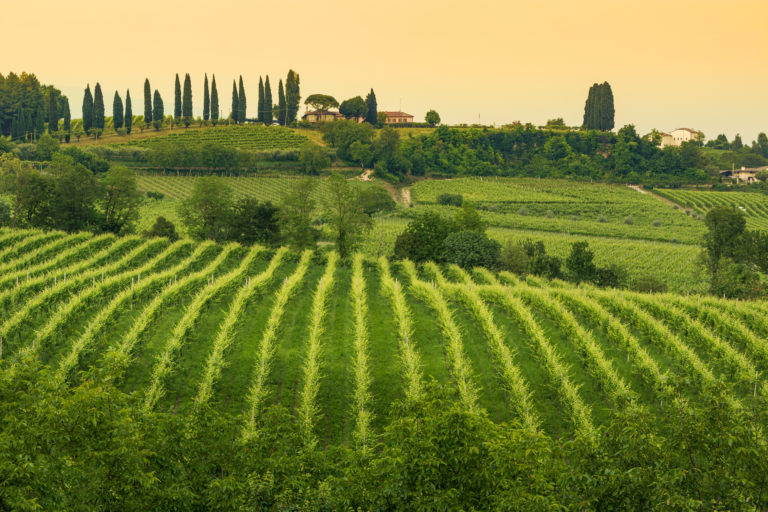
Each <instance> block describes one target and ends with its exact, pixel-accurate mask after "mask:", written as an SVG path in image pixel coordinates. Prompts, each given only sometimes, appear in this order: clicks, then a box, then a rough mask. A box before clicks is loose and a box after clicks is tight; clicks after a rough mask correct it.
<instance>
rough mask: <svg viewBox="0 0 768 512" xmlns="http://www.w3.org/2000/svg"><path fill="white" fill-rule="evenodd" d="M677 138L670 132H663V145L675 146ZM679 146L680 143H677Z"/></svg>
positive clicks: (663, 146)
mask: <svg viewBox="0 0 768 512" xmlns="http://www.w3.org/2000/svg"><path fill="white" fill-rule="evenodd" d="M675 145H676V144H675V138H674V137H672V134H670V133H664V132H662V133H661V147H662V148H665V147H667V146H675ZM677 145H678V146H679V144H677Z"/></svg>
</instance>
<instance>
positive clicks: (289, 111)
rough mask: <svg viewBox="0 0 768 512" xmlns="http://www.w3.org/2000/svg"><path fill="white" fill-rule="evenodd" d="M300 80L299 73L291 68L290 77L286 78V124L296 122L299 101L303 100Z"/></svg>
mask: <svg viewBox="0 0 768 512" xmlns="http://www.w3.org/2000/svg"><path fill="white" fill-rule="evenodd" d="M299 81H300V80H299V74H298V73H296V72H295V71H294V70H292V69H291V70H289V71H288V77H287V78H286V80H285V124H286V125H289V124H291V123H294V122H296V115H297V114H298V113H299V102H300V101H301V93H300V89H299Z"/></svg>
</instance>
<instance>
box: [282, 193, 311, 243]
mask: <svg viewBox="0 0 768 512" xmlns="http://www.w3.org/2000/svg"><path fill="white" fill-rule="evenodd" d="M314 190H315V180H313V179H312V178H303V179H301V180H299V181H297V182H296V184H295V185H294V186H293V187H292V189H291V190H290V192H288V194H286V195H285V197H284V198H283V200H282V203H281V204H280V215H279V217H280V229H281V232H282V235H283V240H284V241H285V243H287V244H288V245H290V246H291V247H293V248H294V249H306V248H313V247H315V245H316V240H317V237H318V235H319V233H318V232H317V230H316V229H315V228H314V227H313V226H312V220H313V219H312V217H313V215H314V212H315V201H314V199H312V195H313V193H314Z"/></svg>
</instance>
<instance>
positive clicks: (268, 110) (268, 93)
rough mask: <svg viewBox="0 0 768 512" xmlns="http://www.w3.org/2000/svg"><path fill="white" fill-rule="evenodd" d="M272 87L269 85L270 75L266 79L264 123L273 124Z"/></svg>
mask: <svg viewBox="0 0 768 512" xmlns="http://www.w3.org/2000/svg"><path fill="white" fill-rule="evenodd" d="M272 108H273V105H272V87H271V86H270V85H269V75H267V78H266V80H264V119H263V120H262V122H263V123H264V124H272Z"/></svg>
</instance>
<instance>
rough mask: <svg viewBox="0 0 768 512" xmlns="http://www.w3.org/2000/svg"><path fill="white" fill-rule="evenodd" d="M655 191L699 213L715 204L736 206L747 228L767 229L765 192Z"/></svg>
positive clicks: (767, 213)
mask: <svg viewBox="0 0 768 512" xmlns="http://www.w3.org/2000/svg"><path fill="white" fill-rule="evenodd" d="M655 193H657V194H659V195H660V196H663V197H666V198H667V199H669V200H671V201H674V202H675V203H677V204H679V205H680V206H681V207H683V208H686V209H688V210H692V211H695V212H698V213H699V214H701V215H706V213H707V211H709V209H710V208H712V207H715V206H729V207H731V208H737V209H738V210H740V211H741V212H743V213H744V216H745V217H746V219H747V229H753V230H761V231H765V230H768V196H766V195H765V194H759V193H755V192H715V191H711V190H683V189H673V190H662V189H660V190H656V191H655Z"/></svg>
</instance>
